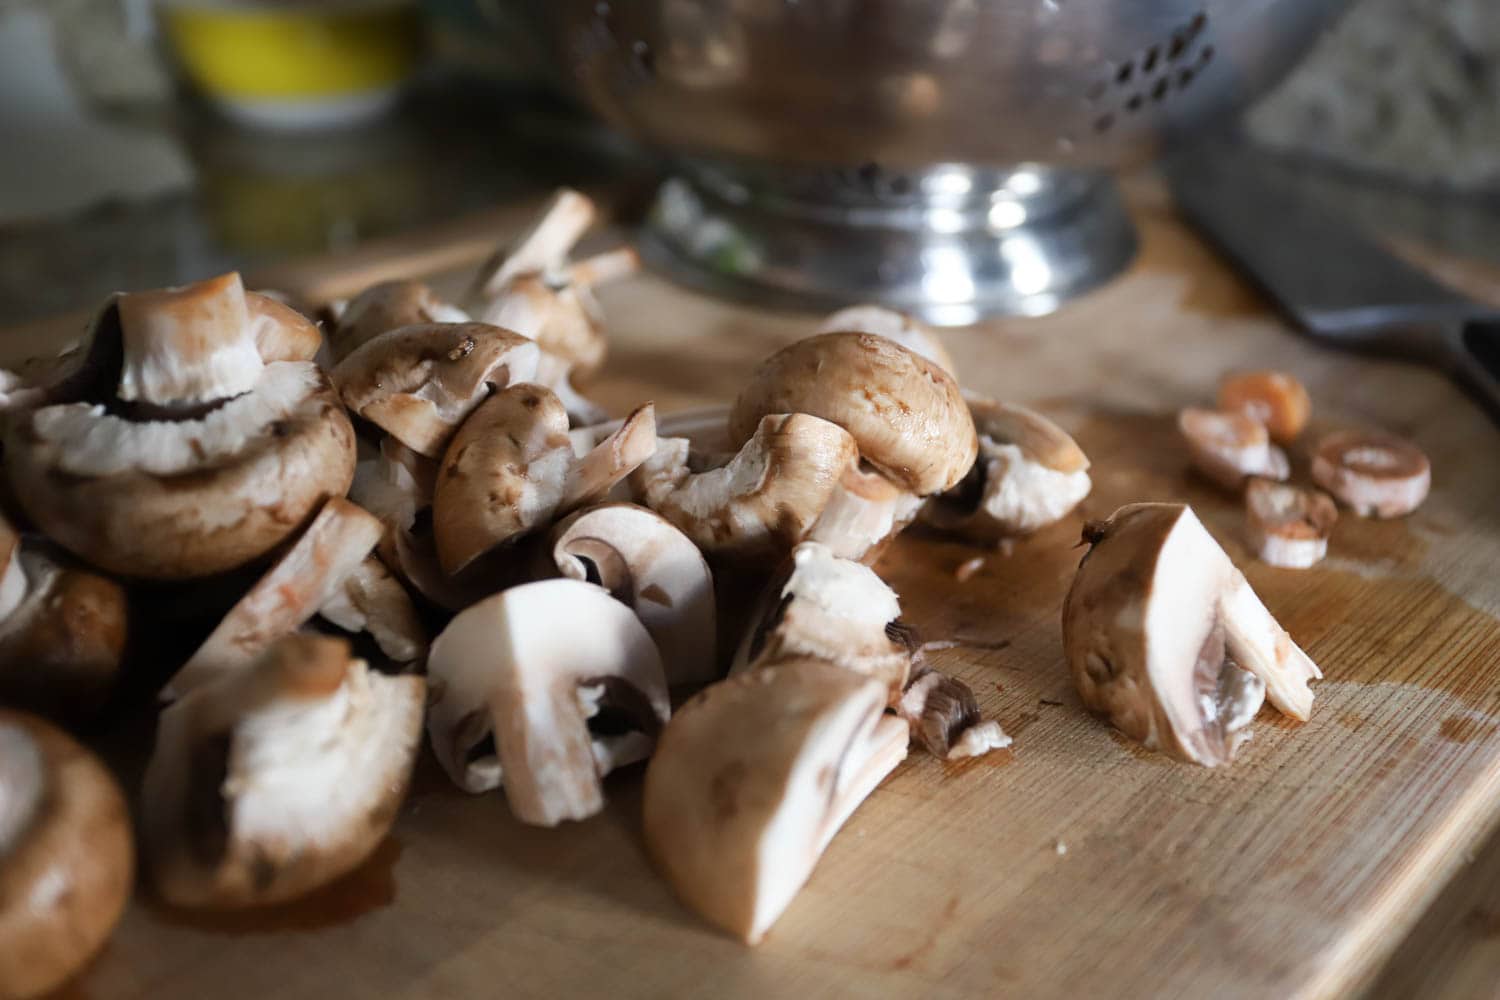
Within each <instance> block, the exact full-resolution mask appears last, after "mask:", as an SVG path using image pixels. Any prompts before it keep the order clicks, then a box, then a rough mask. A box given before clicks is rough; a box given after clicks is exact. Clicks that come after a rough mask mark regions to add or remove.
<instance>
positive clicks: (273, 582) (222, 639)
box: [167, 497, 385, 698]
mask: <svg viewBox="0 0 1500 1000" xmlns="http://www.w3.org/2000/svg"><path fill="white" fill-rule="evenodd" d="M384 530H385V529H384V525H383V524H382V523H381V521H380V519H379V518H377V517H376V516H375V515H373V514H371V513H369V512H368V511H365V510H362V509H360V508H359V507H356V506H355V505H354V504H352V503H350V502H349V501H347V500H344V499H342V498H339V497H334V498H333V499H331V500H329V501H328V503H326V504H324V506H323V509H322V510H321V511H319V512H318V516H317V517H316V518H314V519H313V522H312V524H310V525H308V527H307V530H306V531H305V532H303V533H302V536H301V537H300V538H298V539H297V541H296V543H295V544H294V545H293V546H292V547H291V548H290V549H288V550H287V551H286V554H285V555H283V556H282V557H281V558H280V559H278V560H277V561H276V564H275V565H274V566H272V567H271V568H270V570H268V571H267V572H266V574H265V576H263V577H261V578H260V580H259V581H257V582H256V584H255V586H253V587H251V588H250V591H249V593H247V594H245V596H244V597H242V598H240V600H239V602H238V603H237V604H235V606H234V607H232V608H230V609H229V613H228V614H227V615H225V616H224V618H223V620H222V621H220V622H219V624H218V625H217V626H216V627H215V628H214V630H213V632H211V633H209V636H208V638H207V639H205V640H204V641H203V645H201V646H199V647H198V651H197V652H195V653H194V654H193V655H192V658H191V659H189V660H188V661H187V663H185V664H183V666H182V669H180V670H178V671H177V673H176V675H174V676H173V678H172V680H171V683H170V684H169V685H168V689H167V695H168V697H177V698H180V697H182V696H183V695H186V694H188V693H190V692H192V691H193V690H195V689H197V688H200V687H202V686H204V685H205V684H208V683H210V682H212V681H214V680H216V679H218V678H220V677H224V676H226V675H229V674H235V673H238V672H240V671H243V670H244V669H245V668H246V667H247V666H248V665H249V664H251V663H253V662H254V661H255V659H256V658H257V657H259V656H260V655H261V654H262V653H264V652H265V651H266V649H267V647H269V646H270V645H271V644H272V643H273V642H275V641H276V640H277V639H280V638H281V637H282V636H285V635H289V634H291V633H292V632H295V631H296V630H297V629H298V628H300V627H301V626H302V625H303V624H304V623H305V622H306V621H307V620H308V619H310V618H312V617H313V616H314V615H316V614H317V613H318V609H319V608H322V607H323V606H325V605H326V604H328V603H329V601H331V600H333V599H334V597H335V596H336V595H338V594H339V593H341V592H342V590H343V587H344V582H345V581H346V580H347V579H348V578H349V576H350V575H351V574H353V573H354V572H355V571H356V570H358V569H359V567H360V564H361V563H363V562H364V559H365V557H366V556H367V555H369V554H370V552H371V550H372V549H374V548H375V545H376V543H378V542H379V541H380V536H381V534H382V533H383V531H384Z"/></svg>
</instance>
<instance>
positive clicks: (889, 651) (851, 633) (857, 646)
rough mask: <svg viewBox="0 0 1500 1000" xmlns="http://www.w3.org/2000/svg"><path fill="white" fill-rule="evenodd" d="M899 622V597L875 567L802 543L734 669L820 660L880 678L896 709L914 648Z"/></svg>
mask: <svg viewBox="0 0 1500 1000" xmlns="http://www.w3.org/2000/svg"><path fill="white" fill-rule="evenodd" d="M900 617H901V602H900V600H899V599H898V598H897V597H896V592H895V591H894V590H892V589H891V588H890V587H888V586H886V584H885V581H883V580H881V579H880V577H878V576H876V575H875V571H874V570H872V569H870V567H868V566H865V565H863V564H862V563H858V562H855V561H853V560H852V559H840V558H838V557H837V556H835V555H834V554H833V552H832V550H830V549H829V548H828V546H826V545H821V544H819V543H817V542H803V543H802V544H801V545H798V546H797V547H796V548H795V549H794V550H793V551H792V558H791V567H790V569H789V570H788V571H786V572H785V573H783V574H782V576H781V578H780V579H778V580H776V581H774V582H773V583H772V585H771V586H770V587H769V588H768V589H767V591H766V594H765V597H764V598H763V599H762V601H761V604H760V608H759V611H758V613H757V614H756V616H755V618H754V625H753V626H752V627H751V629H750V631H749V632H748V633H747V634H746V635H745V638H744V640H743V641H742V642H741V644H740V648H739V650H738V652H736V654H735V658H734V663H733V664H732V665H731V666H730V670H729V672H730V674H731V675H733V674H737V673H742V672H744V671H747V670H754V669H759V668H761V667H766V666H774V665H776V664H778V663H782V662H785V661H787V660H800V659H808V658H810V659H815V660H821V661H823V662H825V663H831V664H833V665H834V666H837V667H842V668H843V669H845V670H850V671H853V672H855V673H858V674H863V675H865V676H867V677H873V678H874V679H876V680H878V681H880V683H881V684H883V685H885V688H886V693H887V700H888V701H889V702H890V703H891V704H892V705H895V704H896V703H897V702H898V701H900V699H901V692H902V691H903V690H905V688H906V681H907V676H908V674H909V672H910V670H911V664H912V652H911V650H910V649H909V648H907V646H906V645H905V644H904V643H902V642H899V641H897V640H896V639H893V638H892V636H891V625H892V624H893V623H894V622H896V621H897V620H898V619H899V618H900Z"/></svg>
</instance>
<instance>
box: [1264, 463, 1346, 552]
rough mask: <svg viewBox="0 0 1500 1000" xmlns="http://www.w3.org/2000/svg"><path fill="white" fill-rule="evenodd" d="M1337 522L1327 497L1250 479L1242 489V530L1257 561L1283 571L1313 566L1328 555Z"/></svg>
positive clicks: (1313, 491) (1337, 517)
mask: <svg viewBox="0 0 1500 1000" xmlns="http://www.w3.org/2000/svg"><path fill="white" fill-rule="evenodd" d="M1338 519H1339V511H1338V508H1337V507H1335V506H1334V503H1333V500H1332V499H1331V498H1330V497H1329V496H1328V494H1326V493H1323V492H1322V491H1320V490H1305V489H1302V488H1301V487H1300V486H1290V485H1288V484H1286V483H1273V482H1271V481H1270V480H1269V479H1252V480H1250V485H1249V486H1247V487H1246V488H1245V529H1246V534H1247V535H1248V536H1249V542H1250V548H1251V549H1252V550H1254V552H1255V554H1256V555H1257V556H1258V557H1259V558H1260V561H1261V562H1263V563H1267V564H1268V565H1271V566H1281V567H1284V568H1286V569H1306V568H1307V567H1309V566H1315V565H1317V564H1318V563H1319V562H1321V561H1322V559H1323V557H1324V556H1325V555H1327V554H1328V536H1329V535H1330V534H1332V533H1333V526H1334V524H1335V523H1336V522H1337V521H1338Z"/></svg>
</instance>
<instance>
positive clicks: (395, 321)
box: [328, 280, 470, 361]
mask: <svg viewBox="0 0 1500 1000" xmlns="http://www.w3.org/2000/svg"><path fill="white" fill-rule="evenodd" d="M469 321H470V320H469V314H468V313H466V312H464V311H463V310H462V309H459V308H458V307H457V306H452V305H449V304H448V303H446V302H444V301H442V300H441V299H439V298H438V297H437V296H436V295H435V294H433V291H432V289H431V288H430V287H428V285H427V284H426V283H424V282H421V281H411V280H406V281H382V282H380V283H379V284H377V285H371V286H370V287H369V288H366V289H365V290H364V291H362V292H360V293H359V294H358V295H356V296H354V298H352V299H350V300H349V302H348V304H347V305H345V306H344V310H343V312H342V313H340V314H339V317H338V319H337V320H335V321H334V324H333V329H332V330H330V331H329V333H328V343H329V347H330V348H331V349H332V351H333V358H334V360H335V361H342V360H343V359H344V358H347V357H348V356H349V355H350V354H352V353H353V352H354V351H355V350H356V349H357V348H359V347H361V346H363V345H364V344H366V343H368V342H370V341H372V340H374V339H375V338H376V337H378V336H380V335H381V334H383V333H389V332H390V331H391V330H398V329H400V328H401V327H403V326H419V325H425V324H432V323H467V322H469Z"/></svg>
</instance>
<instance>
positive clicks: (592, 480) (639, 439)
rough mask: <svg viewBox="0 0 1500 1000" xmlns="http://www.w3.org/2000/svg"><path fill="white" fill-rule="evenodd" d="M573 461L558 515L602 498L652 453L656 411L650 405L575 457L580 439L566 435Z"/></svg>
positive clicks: (642, 408)
mask: <svg viewBox="0 0 1500 1000" xmlns="http://www.w3.org/2000/svg"><path fill="white" fill-rule="evenodd" d="M568 438H569V443H570V446H571V447H572V448H573V452H574V457H575V459H576V460H575V461H574V462H573V463H572V466H571V468H569V469H568V472H567V476H566V478H565V479H564V481H563V489H562V496H561V498H560V499H559V501H558V504H557V510H558V512H559V513H564V514H565V513H568V512H569V511H574V510H577V509H578V508H580V507H584V506H587V505H588V504H592V503H598V502H600V501H602V500H603V499H605V497H607V496H608V495H609V494H610V491H611V490H613V489H614V487H615V485H616V484H617V483H620V482H622V481H623V480H624V479H625V477H626V476H628V475H630V474H631V473H632V472H634V471H635V470H636V468H637V467H639V466H640V464H641V463H642V462H644V461H645V460H646V459H648V458H650V457H651V456H652V455H653V454H655V452H656V409H655V407H653V406H652V405H651V404H650V403H647V404H646V405H644V406H642V407H640V408H638V409H637V410H636V411H635V412H633V413H632V414H630V416H628V417H626V418H625V420H624V422H623V423H622V424H621V425H620V427H619V428H618V429H617V430H615V431H613V432H611V433H609V434H606V435H605V436H604V437H603V438H602V439H601V440H600V441H599V442H598V444H596V445H594V446H593V447H592V448H590V449H588V450H587V451H585V452H583V453H582V454H579V451H578V446H579V441H580V438H579V437H576V436H575V435H574V433H573V432H569V435H568Z"/></svg>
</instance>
